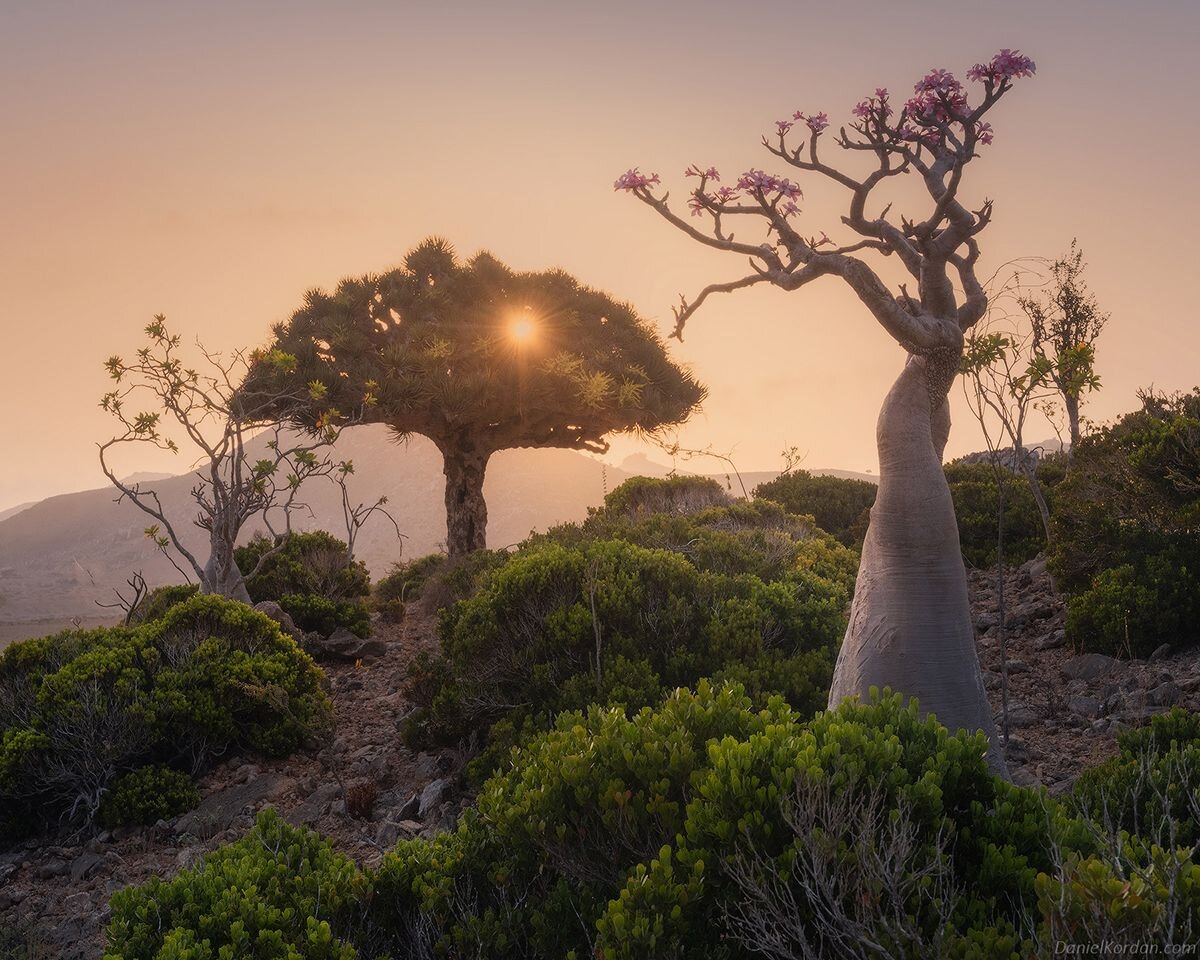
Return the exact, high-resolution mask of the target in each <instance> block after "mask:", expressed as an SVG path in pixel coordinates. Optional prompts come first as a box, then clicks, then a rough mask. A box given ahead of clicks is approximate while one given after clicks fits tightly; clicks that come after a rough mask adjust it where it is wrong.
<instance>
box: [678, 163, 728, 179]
mask: <svg viewBox="0 0 1200 960" xmlns="http://www.w3.org/2000/svg"><path fill="white" fill-rule="evenodd" d="M683 175H684V176H685V177H703V178H704V179H706V180H716V181H718V182H719V181H720V179H721V175H720V174H719V173H717V168H716V167H709V168H708V169H707V170H701V169H700V168H699V167H698V166H696V165H695V164H694V163H693V164H692V165H691V166H690V167H688V168H687V169H686V170H684V171H683Z"/></svg>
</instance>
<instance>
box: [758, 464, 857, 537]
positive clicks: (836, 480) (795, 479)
mask: <svg viewBox="0 0 1200 960" xmlns="http://www.w3.org/2000/svg"><path fill="white" fill-rule="evenodd" d="M878 489H879V488H878V487H877V486H876V485H875V484H873V483H871V482H870V481H868V480H852V479H846V478H842V477H823V476H814V475H813V474H811V473H809V472H808V471H807V470H792V471H789V472H788V473H783V474H780V475H779V476H778V477H776V478H775V479H774V480H771V481H768V482H767V483H760V484H759V485H758V486H757V487H755V488H754V496H755V497H758V498H762V499H766V500H773V501H775V502H776V503H778V504H781V505H782V506H783V507H784V508H785V509H786V510H787V511H788V512H789V513H794V514H799V515H801V516H803V515H805V514H807V515H808V516H811V517H812V518H813V519H814V520H815V521H816V523H817V526H818V527H820V528H821V529H822V530H824V531H826V532H827V533H829V534H830V535H831V536H833V537H834V538H836V539H837V540H838V541H839V542H841V543H843V544H845V545H846V546H848V547H854V546H858V545H860V544H861V543H862V539H863V536H865V534H866V530H867V525H866V521H865V518H866V517H867V516H868V515H869V514H870V511H871V506H872V504H874V503H875V495H876V493H878Z"/></svg>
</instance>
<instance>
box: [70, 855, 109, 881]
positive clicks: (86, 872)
mask: <svg viewBox="0 0 1200 960" xmlns="http://www.w3.org/2000/svg"><path fill="white" fill-rule="evenodd" d="M106 862H107V861H106V860H105V858H104V857H103V856H102V855H101V854H99V853H95V852H92V851H85V852H84V853H81V854H80V855H79V856H78V857H76V858H75V861H74V862H73V863H72V864H71V882H72V883H79V881H80V880H86V879H87V878H88V877H89V876H91V874H92V872H93V871H94V870H95V869H96V868H97V867H98V866H100V864H102V863H106Z"/></svg>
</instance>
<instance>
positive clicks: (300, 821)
mask: <svg viewBox="0 0 1200 960" xmlns="http://www.w3.org/2000/svg"><path fill="white" fill-rule="evenodd" d="M341 789H342V788H341V787H339V786H338V785H337V784H336V783H324V784H321V785H320V786H319V787H317V788H316V789H315V790H314V791H313V792H312V793H311V794H309V795H308V797H307V798H306V799H305V800H304V801H303V802H302V803H301V804H300V805H299V806H298V807H296V808H294V809H293V810H290V811H288V813H287V814H286V819H287V821H288V822H289V823H290V824H292V825H293V826H297V827H302V826H309V825H310V824H313V823H316V821H318V820H320V819H321V817H323V816H325V811H327V810H328V809H329V805H330V804H331V803H333V801H334V800H336V799H337V796H338V794H339V793H340V792H341Z"/></svg>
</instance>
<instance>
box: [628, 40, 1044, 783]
mask: <svg viewBox="0 0 1200 960" xmlns="http://www.w3.org/2000/svg"><path fill="white" fill-rule="evenodd" d="M1034 69H1035V67H1034V63H1033V61H1032V60H1030V59H1029V58H1028V57H1026V56H1023V55H1022V54H1021V53H1020V52H1018V51H1015V50H1002V51H1000V53H998V54H997V55H996V56H994V57H993V58H992V59H991V60H990V61H988V62H987V63H977V64H975V66H973V67H971V69H970V70H969V71H968V72H967V78H968V80H971V81H974V82H977V83H978V84H979V86H980V89H981V96H980V97H979V98H978V99H977V100H976V101H975V103H974V104H972V103H971V102H970V98H969V96H968V92H967V90H966V88H965V87H964V86H963V84H962V83H961V82H960V81H959V80H958V79H957V78H956V77H955V76H954V75H953V74H951V73H950V72H949V71H947V70H942V69H936V70H932V71H930V72H929V73H928V74H927V75H926V76H925V77H923V78H922V79H921V80H920V81H918V82H917V83H916V85H915V86H914V89H913V96H912V97H910V98H909V99H908V100H907V101H905V102H904V103H903V104H902V105H900V104H897V102H896V101H895V100H894V99H893V98H892V96H891V95H890V94H889V92H888V91H887V90H886V89H883V88H879V89H877V90H876V91H875V92H874V94H873V95H872V96H868V97H866V98H864V99H863V100H861V101H860V102H859V103H858V105H857V106H856V107H855V108H854V119H853V120H852V122H851V123H850V125H849V126H848V127H842V128H841V130H840V132H839V133H838V134H837V135H835V136H834V138H833V140H834V144H835V145H836V146H838V147H840V148H841V149H842V150H843V151H845V153H846V156H847V157H848V158H850V163H849V164H848V165H847V166H846V167H845V168H843V167H840V166H838V167H835V166H832V165H831V164H830V163H829V162H828V160H827V154H826V153H825V149H824V147H825V143H826V142H827V140H826V131H827V129H828V128H829V125H830V124H829V117H828V116H827V115H826V114H825V113H823V112H822V113H804V112H801V111H796V112H795V113H794V114H793V115H792V116H791V117H790V118H788V119H783V120H779V121H777V123H776V129H775V132H774V134H773V135H772V136H770V137H764V138H763V145H764V147H765V148H766V149H767V151H768V152H769V153H770V154H771V155H772V156H773V157H774V158H775V159H777V160H779V161H781V162H782V163H785V164H787V165H788V166H790V167H792V168H794V169H795V170H798V171H800V172H801V173H802V174H804V175H806V176H808V177H810V178H812V179H815V180H818V181H823V182H825V183H827V184H829V185H831V186H833V187H835V188H838V189H840V190H844V191H846V198H847V209H846V213H845V215H844V216H843V217H842V226H843V227H844V232H845V233H846V234H847V235H846V236H845V237H843V238H839V239H837V240H835V239H834V238H831V237H830V236H828V234H827V233H825V232H824V231H811V232H810V231H803V232H802V229H801V227H800V226H799V225H798V215H799V214H800V202H801V200H802V199H803V192H802V191H801V188H800V185H799V184H798V183H796V182H794V181H792V180H791V179H789V178H787V177H781V176H777V175H774V174H771V173H767V172H766V171H763V170H759V169H756V168H752V169H750V170H747V171H746V172H745V173H743V174H742V175H741V176H740V177H738V178H737V180H736V181H734V182H733V183H730V184H727V185H723V186H719V187H718V186H717V184H718V183H720V179H721V178H720V174H719V173H718V171H717V170H716V169H714V168H712V167H709V168H707V169H702V168H701V167H698V166H692V167H690V168H689V169H688V170H687V171H686V175H687V176H690V177H695V178H696V179H697V186H696V187H695V188H694V189H693V190H692V191H691V197H690V199H689V200H688V207H689V209H690V213H691V216H690V217H689V216H686V215H681V214H680V213H679V212H677V211H676V210H675V209H673V208H672V207H671V206H670V204H669V202H668V200H669V198H668V197H667V196H660V195H659V194H658V193H657V192H656V187H657V185H658V184H659V182H660V179H659V177H658V175H657V174H643V173H641V172H640V171H639V170H638V169H637V168H636V167H635V168H633V169H631V170H629V171H628V172H626V173H625V174H623V175H622V176H621V177H619V178H618V179H617V181H616V183H615V184H614V186H615V187H616V189H618V190H626V191H629V192H630V193H632V194H633V195H634V196H635V197H636V198H637V199H638V200H640V201H642V202H643V203H645V204H646V205H647V206H649V207H650V208H651V209H652V210H653V211H654V212H655V213H657V214H658V215H659V216H661V217H662V218H663V219H664V220H666V221H667V222H668V223H670V224H671V225H673V226H674V227H676V228H678V229H679V230H681V231H682V232H683V233H684V234H686V235H687V236H689V237H691V238H692V239H693V240H695V241H697V242H698V243H701V244H703V245H704V246H707V247H710V248H713V249H716V250H721V251H724V252H726V253H731V254H736V255H737V256H738V257H739V258H740V259H743V260H745V259H747V258H748V259H749V261H750V270H749V272H747V273H745V274H744V275H742V276H740V277H736V278H735V279H732V280H729V281H724V282H718V283H712V284H710V285H708V286H707V287H705V288H704V289H703V290H701V292H700V293H699V295H698V296H696V297H695V298H694V299H692V300H690V301H688V300H686V299H683V300H681V302H680V305H679V307H678V308H677V309H676V311H675V335H676V336H682V333H683V329H684V325H685V324H686V323H687V321H688V319H689V318H690V317H691V316H692V315H693V314H694V313H695V312H696V310H697V309H698V308H699V307H700V306H701V304H703V303H704V302H705V300H707V299H708V297H710V296H712V295H713V294H717V293H729V292H732V291H735V290H741V289H744V288H747V287H752V286H757V285H760V284H771V285H773V286H776V287H779V288H781V289H783V290H796V289H799V288H801V287H804V286H807V285H808V284H811V283H813V282H815V281H817V280H819V279H821V278H823V277H837V278H839V279H840V280H841V281H843V282H844V283H845V284H846V285H847V286H849V288H850V289H851V290H852V291H853V292H854V294H855V295H856V296H857V297H858V299H859V300H860V301H861V303H862V304H863V306H864V307H865V308H866V309H867V310H868V311H869V313H870V314H871V315H872V316H873V317H874V319H875V320H876V321H877V322H878V323H879V325H880V326H881V327H882V328H883V331H884V332H885V333H886V334H887V335H888V336H889V337H891V338H892V339H893V340H894V341H895V342H896V343H897V344H898V345H899V346H900V347H901V348H902V349H903V350H904V351H905V353H906V355H907V359H906V361H905V364H904V368H903V371H902V372H901V373H900V376H899V377H898V378H897V379H896V382H895V385H894V386H893V387H892V389H891V391H890V392H889V393H888V395H887V397H886V399H885V400H884V403H883V408H882V409H881V411H880V416H879V422H878V431H877V435H878V438H879V463H880V476H879V495H878V498H877V499H876V502H875V506H874V507H873V509H872V514H871V522H870V526H869V527H868V530H867V535H866V539H865V541H864V544H863V553H862V565H861V567H860V568H859V579H858V587H857V589H856V590H855V594H854V606H853V609H852V611H851V615H850V626H849V628H848V630H847V632H846V639H845V642H844V643H843V644H842V649H841V654H840V655H839V659H838V665H837V670H836V671H835V673H834V680H833V687H832V689H831V691H830V704H831V705H836V704H838V703H839V702H840V701H841V700H843V699H845V698H847V697H854V696H866V695H868V693H869V691H870V689H871V688H872V687H884V686H890V687H891V688H892V689H894V690H898V691H901V692H902V693H904V694H905V695H906V696H916V697H919V699H920V703H921V707H922V708H923V709H926V710H930V711H933V712H935V713H936V714H937V716H938V718H939V719H940V720H942V721H943V722H944V723H946V724H948V725H949V726H950V727H951V729H956V728H959V727H963V728H966V729H969V730H977V729H983V730H985V731H986V732H988V733H989V734H990V733H991V732H992V730H993V728H994V724H993V721H992V712H991V708H990V707H989V706H988V703H987V698H986V696H985V694H984V690H983V682H982V678H981V675H980V670H979V659H978V656H977V654H976V651H975V639H974V632H973V628H972V625H971V614H970V607H969V603H968V598H967V587H966V575H965V572H964V569H963V565H962V558H961V555H960V552H959V545H958V531H957V527H956V525H955V521H954V507H953V504H952V502H951V498H950V491H949V489H948V487H947V486H946V480H945V477H944V475H943V473H942V465H941V457H942V452H943V451H944V449H945V445H946V440H947V438H948V436H949V431H950V411H949V404H948V402H947V399H946V398H947V394H948V393H949V390H950V388H951V386H952V385H953V383H954V379H955V377H956V376H957V375H958V372H959V366H960V360H961V357H962V354H963V345H964V339H965V336H966V334H967V333H968V332H969V331H970V330H971V328H972V327H974V326H975V324H976V323H978V322H979V321H980V320H981V319H982V318H983V316H984V315H985V313H986V311H987V304H988V297H987V291H986V289H985V288H984V285H983V284H982V283H981V282H980V280H979V277H978V275H977V273H976V265H977V263H978V261H979V256H980V247H979V240H978V237H979V235H980V234H981V233H982V232H983V231H984V230H985V229H986V228H987V226H988V224H989V223H990V222H991V219H992V204H991V201H988V200H985V201H983V202H982V204H980V205H979V206H978V208H977V209H975V210H972V209H971V208H970V207H969V206H968V203H969V201H968V200H967V199H966V196H965V190H964V177H965V173H966V169H967V166H968V164H970V162H971V161H972V160H974V159H975V158H976V157H977V156H978V154H979V151H980V150H981V149H983V148H984V147H985V146H986V145H987V144H989V143H991V142H992V137H993V130H992V126H991V123H990V122H988V120H987V117H988V115H989V114H990V113H991V111H992V110H993V108H995V107H996V105H997V104H998V103H999V102H1000V100H1001V99H1002V98H1003V97H1004V96H1005V95H1006V94H1007V93H1008V92H1009V90H1011V89H1012V86H1013V83H1014V82H1016V81H1017V80H1020V79H1021V78H1025V77H1030V76H1032V75H1033V73H1034ZM794 128H796V129H797V130H798V131H803V130H807V140H806V141H802V142H800V143H797V142H796V137H795V134H794V133H793V129H794ZM858 161H864V162H865V164H866V172H865V174H863V173H860V172H859V171H858V170H856V169H855V167H856V165H857V162H858ZM906 174H915V178H916V180H917V181H918V184H917V185H918V188H919V189H920V193H921V199H922V202H923V205H924V209H923V211H922V213H921V215H920V216H919V217H917V218H912V219H910V218H909V217H907V216H904V215H893V214H892V208H893V205H894V202H885V203H882V204H881V201H880V193H881V192H883V191H884V190H887V189H888V187H889V185H892V186H894V185H895V184H896V182H897V178H899V177H902V176H904V175H906ZM905 202H909V200H908V198H907V197H906V198H905ZM734 224H736V225H737V228H736V237H735V234H734V228H733V226H732V225H734ZM755 225H757V226H758V227H759V228H760V229H761V233H760V234H759V236H757V237H749V238H748V233H749V232H750V231H751V230H752V229H753V228H754V226H755ZM869 256H884V257H891V256H894V257H895V258H896V259H897V260H899V263H900V266H901V267H902V269H903V270H904V271H906V272H907V274H908V276H909V280H908V283H902V284H900V285H899V286H898V288H897V289H891V288H889V286H888V285H887V284H886V283H885V282H884V280H883V278H882V277H881V276H880V275H879V273H877V272H876V270H875V268H874V267H873V266H871V264H870V263H869V262H868V259H867V258H868V257H869ZM909 284H911V285H912V289H911V290H910V288H909ZM930 664H937V665H938V669H936V670H931V669H929V665H930ZM991 757H992V763H993V764H994V766H995V767H996V769H998V770H1003V769H1004V761H1003V758H1002V757H1001V755H1000V753H999V750H998V747H997V746H996V745H995V744H993V747H992V754H991Z"/></svg>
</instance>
